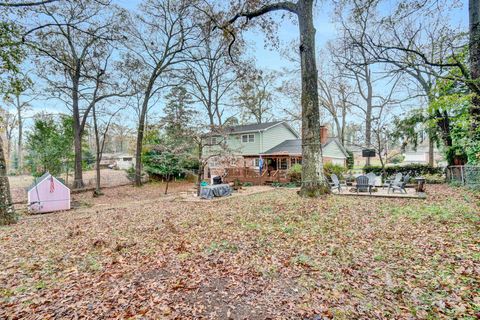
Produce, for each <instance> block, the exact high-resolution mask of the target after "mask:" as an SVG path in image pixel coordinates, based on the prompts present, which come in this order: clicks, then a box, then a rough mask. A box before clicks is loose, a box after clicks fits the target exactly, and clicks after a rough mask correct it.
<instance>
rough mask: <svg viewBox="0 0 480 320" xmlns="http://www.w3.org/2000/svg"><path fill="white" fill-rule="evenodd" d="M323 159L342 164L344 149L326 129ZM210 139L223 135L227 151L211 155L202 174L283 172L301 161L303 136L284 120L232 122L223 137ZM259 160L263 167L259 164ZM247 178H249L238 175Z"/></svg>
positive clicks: (274, 173) (270, 173)
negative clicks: (227, 156)
mask: <svg viewBox="0 0 480 320" xmlns="http://www.w3.org/2000/svg"><path fill="white" fill-rule="evenodd" d="M320 136H321V139H320V140H321V143H322V151H323V159H324V163H326V162H331V163H334V164H338V165H342V166H344V165H345V164H346V159H347V157H348V154H347V151H346V150H345V148H344V147H343V146H342V145H341V143H340V142H339V141H338V139H336V138H332V137H328V130H327V128H326V127H322V128H321V131H320ZM209 139H226V140H225V142H226V146H227V148H228V150H229V151H230V154H231V155H230V157H229V160H228V161H225V157H211V158H210V159H209V161H208V165H207V166H206V168H205V177H210V176H215V175H220V176H225V175H229V176H230V178H231V177H232V176H250V178H252V177H253V176H257V175H260V176H262V175H263V176H265V175H273V176H274V177H275V176H278V177H280V176H283V177H284V176H285V174H283V175H282V174H281V173H285V172H286V171H288V169H290V167H291V166H292V165H294V164H296V163H299V164H301V162H302V139H301V138H300V135H299V134H298V132H297V131H296V130H295V129H293V128H292V127H291V126H290V125H289V124H288V122H287V121H275V122H268V123H261V124H247V125H238V126H232V127H229V128H227V129H226V130H225V134H224V137H220V136H218V137H216V136H215V135H210V136H209ZM214 151H215V150H214V147H211V148H206V149H205V150H204V154H205V155H212V154H213V153H214ZM260 163H262V164H263V165H262V168H260V167H259V164H260ZM240 180H247V181H250V180H251V179H240Z"/></svg>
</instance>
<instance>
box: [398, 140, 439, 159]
mask: <svg viewBox="0 0 480 320" xmlns="http://www.w3.org/2000/svg"><path fill="white" fill-rule="evenodd" d="M428 149H429V143H428V140H425V141H423V142H422V143H420V144H419V145H418V146H417V147H416V148H413V147H407V148H406V149H405V152H404V153H403V155H404V156H405V159H404V160H403V162H402V164H414V163H416V164H428V163H429V161H428V160H429V152H428V151H429V150H428ZM443 162H444V158H443V155H442V154H441V152H440V151H439V150H438V149H437V148H436V147H435V148H434V149H433V165H440V164H442V163H443Z"/></svg>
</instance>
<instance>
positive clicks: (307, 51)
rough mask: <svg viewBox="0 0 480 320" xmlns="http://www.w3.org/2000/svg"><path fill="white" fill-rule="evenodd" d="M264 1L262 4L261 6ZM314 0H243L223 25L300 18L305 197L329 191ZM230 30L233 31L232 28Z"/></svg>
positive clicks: (303, 191)
mask: <svg viewBox="0 0 480 320" xmlns="http://www.w3.org/2000/svg"><path fill="white" fill-rule="evenodd" d="M259 2H260V3H259ZM314 2H315V1H314V0H298V1H296V2H293V1H281V2H274V3H264V2H263V1H253V0H252V1H242V2H241V3H240V5H239V6H237V7H235V8H233V11H234V16H233V17H232V18H231V19H230V20H229V21H227V23H226V24H224V25H223V29H224V30H227V31H230V32H232V31H231V28H230V26H231V25H232V24H234V23H235V22H236V21H237V20H239V19H241V18H245V19H246V20H247V21H248V20H251V19H254V18H258V17H261V16H263V15H265V14H267V13H270V12H274V11H283V12H289V13H291V14H293V15H294V16H296V17H297V18H298V25H299V34H300V46H299V51H300V61H301V79H302V99H301V104H302V157H303V165H302V187H301V190H300V192H299V194H300V195H302V196H309V197H316V196H319V195H321V194H324V193H328V192H329V187H328V184H327V180H326V178H325V176H324V173H323V157H322V147H321V143H320V110H319V101H318V74H317V66H316V59H315V27H314V25H313V7H314ZM229 28H230V29H229Z"/></svg>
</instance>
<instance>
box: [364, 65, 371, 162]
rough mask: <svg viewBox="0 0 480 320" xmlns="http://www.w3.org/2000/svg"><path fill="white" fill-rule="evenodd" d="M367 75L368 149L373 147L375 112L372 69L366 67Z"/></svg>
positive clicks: (366, 122)
mask: <svg viewBox="0 0 480 320" xmlns="http://www.w3.org/2000/svg"><path fill="white" fill-rule="evenodd" d="M365 69H366V71H365V74H366V79H367V80H366V82H367V101H366V102H367V113H366V115H365V144H366V147H367V148H370V147H371V146H372V112H373V105H372V104H373V103H372V100H373V88H372V83H371V81H370V79H371V78H370V68H369V67H368V66H365ZM366 163H367V166H369V165H370V164H371V163H370V157H367V162H366Z"/></svg>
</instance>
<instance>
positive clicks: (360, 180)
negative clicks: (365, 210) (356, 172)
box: [355, 176, 372, 194]
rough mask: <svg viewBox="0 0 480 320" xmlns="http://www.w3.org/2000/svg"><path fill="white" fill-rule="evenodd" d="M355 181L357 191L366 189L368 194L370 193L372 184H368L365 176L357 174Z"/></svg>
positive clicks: (368, 181)
mask: <svg viewBox="0 0 480 320" xmlns="http://www.w3.org/2000/svg"><path fill="white" fill-rule="evenodd" d="M355 181H356V183H357V184H356V188H357V193H358V191H368V192H369V193H370V194H372V186H371V185H370V180H369V179H368V177H367V176H359V177H357V179H355Z"/></svg>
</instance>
